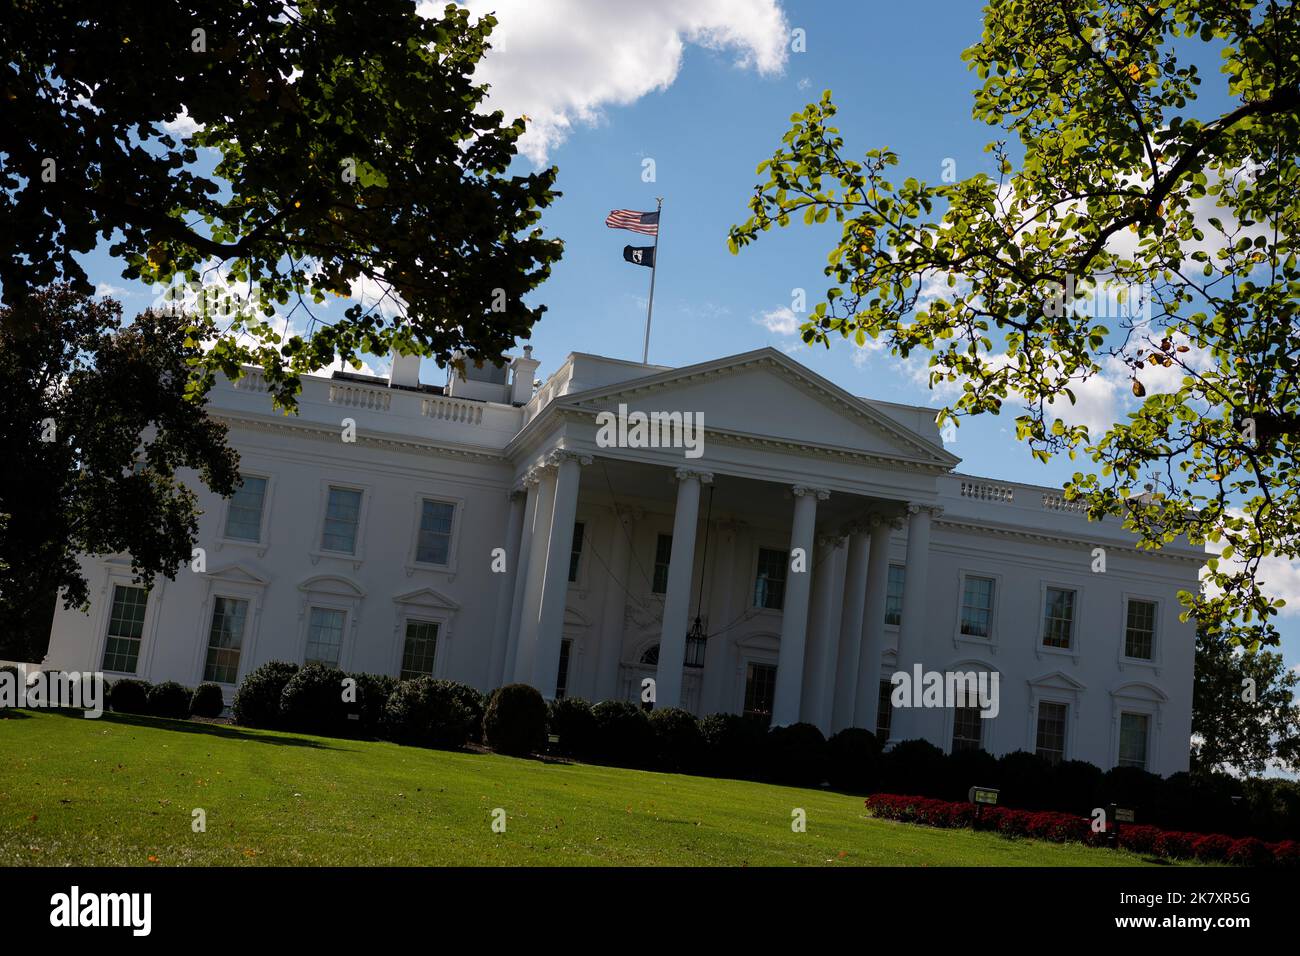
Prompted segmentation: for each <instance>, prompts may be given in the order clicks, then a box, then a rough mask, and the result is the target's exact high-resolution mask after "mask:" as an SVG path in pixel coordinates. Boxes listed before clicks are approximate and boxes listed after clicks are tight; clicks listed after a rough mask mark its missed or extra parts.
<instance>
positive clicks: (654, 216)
mask: <svg viewBox="0 0 1300 956" xmlns="http://www.w3.org/2000/svg"><path fill="white" fill-rule="evenodd" d="M605 225H607V226H609V228H611V229H630V230H631V231H632V232H639V233H641V234H642V235H644V236H657V235H659V213H657V212H636V211H634V210H632V209H615V210H614V211H613V212H611V213H610V214H609V215H608V216H606V217H605Z"/></svg>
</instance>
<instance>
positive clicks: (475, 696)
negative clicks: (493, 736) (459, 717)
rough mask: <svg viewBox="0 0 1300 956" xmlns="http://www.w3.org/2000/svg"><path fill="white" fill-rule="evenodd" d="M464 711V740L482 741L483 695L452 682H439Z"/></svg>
mask: <svg viewBox="0 0 1300 956" xmlns="http://www.w3.org/2000/svg"><path fill="white" fill-rule="evenodd" d="M439 683H440V684H443V685H444V686H445V688H446V690H447V692H448V693H449V694H451V697H452V699H453V700H454V701H456V703H458V704H460V706H461V709H462V710H464V711H465V739H466V740H472V741H474V742H475V743H478V742H479V741H481V740H482V739H483V695H482V694H481V693H479V691H478V689H477V688H474V687H471V686H469V684H462V683H460V682H458V681H454V680H445V681H439Z"/></svg>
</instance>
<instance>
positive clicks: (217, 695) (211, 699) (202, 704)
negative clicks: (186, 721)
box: [190, 684, 226, 717]
mask: <svg viewBox="0 0 1300 956" xmlns="http://www.w3.org/2000/svg"><path fill="white" fill-rule="evenodd" d="M225 709H226V700H225V695H224V694H223V693H222V691H221V688H220V687H218V686H217V685H216V684H200V685H199V686H198V687H196V688H194V695H193V696H192V697H191V698H190V714H191V716H194V717H220V716H221V712H222V711H223V710H225Z"/></svg>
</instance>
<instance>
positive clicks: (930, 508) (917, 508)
mask: <svg viewBox="0 0 1300 956" xmlns="http://www.w3.org/2000/svg"><path fill="white" fill-rule="evenodd" d="M922 511H926V512H929V514H930V517H931V518H937V517H939V516H940V515H941V514H943V507H942V506H941V505H931V504H925V503H924V502H919V501H909V502H908V503H907V516H908V517H909V518H910V517H912V516H913V515H917V514H920V513H921V512H922Z"/></svg>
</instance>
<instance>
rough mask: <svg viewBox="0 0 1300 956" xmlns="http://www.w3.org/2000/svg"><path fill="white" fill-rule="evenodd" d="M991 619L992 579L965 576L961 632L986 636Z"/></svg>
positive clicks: (989, 628) (989, 630) (988, 632)
mask: <svg viewBox="0 0 1300 956" xmlns="http://www.w3.org/2000/svg"><path fill="white" fill-rule="evenodd" d="M992 621H993V579H992V578H966V582H965V586H964V587H963V588H962V597H961V632H962V633H963V634H968V635H970V636H971V637H988V636H989V634H990V633H991V632H992Z"/></svg>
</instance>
